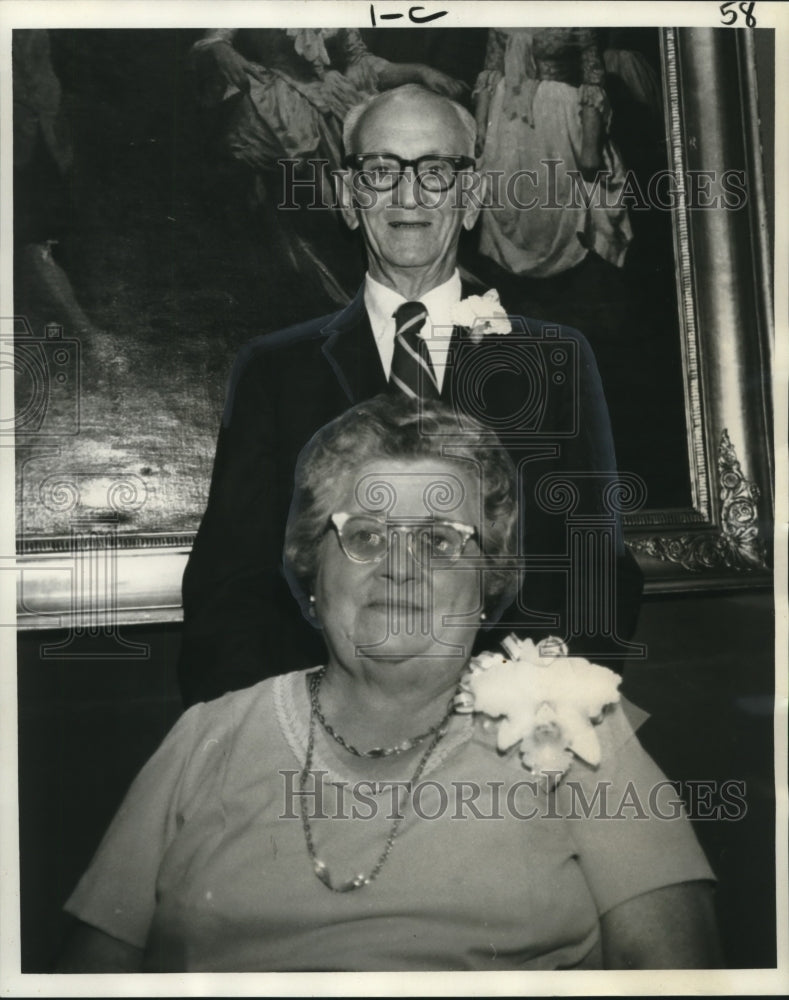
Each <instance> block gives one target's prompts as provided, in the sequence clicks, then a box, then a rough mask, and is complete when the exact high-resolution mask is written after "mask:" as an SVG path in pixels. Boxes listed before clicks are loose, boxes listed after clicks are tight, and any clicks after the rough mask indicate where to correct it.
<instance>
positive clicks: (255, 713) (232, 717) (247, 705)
mask: <svg viewBox="0 0 789 1000" xmlns="http://www.w3.org/2000/svg"><path fill="white" fill-rule="evenodd" d="M308 672H309V671H308V670H295V671H292V672H290V673H287V674H278V675H277V676H275V677H267V678H266V679H265V680H262V681H258V683H257V684H253V685H252V686H251V687H248V688H242V689H241V690H239V691H228V692H227V694H223V695H221V696H220V697H219V698H214V699H213V700H212V701H205V702H199V703H198V704H196V705H193V706H192V707H191V708H189V709H188V710H187V711H186V712H185V713H184V714H183V715H182V716H181V720H182V721H184V722H188V723H189V726H190V728H191V730H192V732H193V733H194V736H195V738H196V739H198V740H201V739H202V740H225V739H227V738H234V737H235V736H236V735H237V734H238V732H239V730H242V729H245V728H246V727H248V726H252V727H254V728H255V729H260V728H264V727H265V725H266V721H265V720H266V719H270V720H271V721H272V722H273V720H274V716H275V712H276V705H277V702H278V700H279V698H280V697H281V693H282V691H283V689H286V688H287V689H292V688H293V687H294V686H295V685H296V684H297V683H298V681H299V678H301V677H304V676H306V675H307V673H308ZM190 716H191V718H190Z"/></svg>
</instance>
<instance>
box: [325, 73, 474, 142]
mask: <svg viewBox="0 0 789 1000" xmlns="http://www.w3.org/2000/svg"><path fill="white" fill-rule="evenodd" d="M400 95H402V96H403V97H430V98H435V99H437V100H440V101H442V102H444V103H445V104H446V105H447V107H449V108H451V109H452V111H453V112H454V114H455V116H456V118H457V120H458V123H459V124H460V127H461V128H462V129H463V132H464V133H465V135H466V138H467V139H468V153H469V156H473V155H474V145H475V143H476V141H477V123H476V122H475V121H474V116H473V115H472V114H471V113H470V112H469V111H467V110H466V109H465V108H464V107H463V105H462V104H458V103H457V101H453V100H451V99H450V98H449V97H444V96H443V95H442V94H436V93H435V92H434V91H432V90H428V89H427V88H426V87H422V86H420V85H419V84H418V83H406V84H404V85H403V86H402V87H395V88H394V89H393V90H385V91H383V93H380V94H374V95H373V96H372V97H368V98H367V100H365V101H362V102H361V104H355V105H354V106H353V107H352V108H351V110H350V111H349V112H348V114H347V115H346V116H345V121H344V123H343V127H342V144H343V146H344V147H345V152H346V154H348V153H352V152H354V151H355V150H354V143H355V141H356V131H357V129H358V126H359V122H360V121H361V119H362V118H363V116H364V115H365V114H366V113H367V111H369V110H370V109H371V108H372V107H374V106H375V105H376V104H377V103H378V102H380V101H384V100H386V99H387V98H391V97H394V96H397V97H399V96H400ZM376 152H378V150H376ZM436 152H438V150H436Z"/></svg>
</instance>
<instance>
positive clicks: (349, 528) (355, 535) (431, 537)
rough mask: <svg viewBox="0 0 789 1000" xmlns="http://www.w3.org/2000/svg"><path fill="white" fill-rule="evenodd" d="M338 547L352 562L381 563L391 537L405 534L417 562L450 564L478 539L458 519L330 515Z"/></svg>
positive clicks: (469, 526) (389, 544) (475, 533)
mask: <svg viewBox="0 0 789 1000" xmlns="http://www.w3.org/2000/svg"><path fill="white" fill-rule="evenodd" d="M329 520H330V521H331V524H332V526H333V527H334V530H335V531H336V532H337V537H338V539H339V541H340V547H341V548H342V550H343V552H344V553H345V555H346V556H347V557H348V558H349V559H351V560H352V561H353V562H358V563H376V562H380V561H381V560H382V559H383V558H384V556H385V555H386V554H387V553H388V552H389V549H390V547H391V545H392V540H393V538H394V537H395V535H397V536H403V535H404V536H405V538H406V544H407V546H408V550H409V552H410V553H411V555H412V556H413V558H414V559H415V560H416V561H417V562H418V563H420V565H427V564H436V563H439V564H440V563H451V562H455V560H456V559H459V558H460V556H462V555H463V550H464V549H465V547H466V545H468V543H469V542H470V541H471V540H472V539H475V540H476V539H477V538H478V534H477V529H476V528H473V527H472V526H471V525H469V524H462V523H460V522H458V521H430V520H425V521H406V522H397V521H394V522H393V521H386V520H384V519H383V518H380V517H375V516H373V515H372V514H332V516H331V518H330V519H329Z"/></svg>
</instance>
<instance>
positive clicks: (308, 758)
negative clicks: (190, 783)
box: [299, 667, 454, 892]
mask: <svg viewBox="0 0 789 1000" xmlns="http://www.w3.org/2000/svg"><path fill="white" fill-rule="evenodd" d="M325 673H326V667H321V669H320V670H318V671H316V672H315V673H314V674H311V675H310V679H309V686H310V728H309V735H308V737H307V753H306V755H305V758H304V768H303V769H302V772H301V775H300V776H299V791H300V792H302V794H301V795H300V796H299V811H300V813H301V825H302V828H303V829H304V839H305V841H306V843H307V853H308V854H309V856H310V860H311V861H312V869H313V871H314V872H315V875H316V876H317V877H318V878H319V879H320V880H321V882H323V884H324V885H325V886H326V888H327V889H331V891H332V892H350V891H352V890H353V889H360V888H361V887H362V886H365V885H369V884H370V883H371V882H372V881H373V880H374V879H375V878H376V877H377V876H378V875H379V874H380V871H381V869H382V868H383V866H384V865H385V864H386V859H387V858H388V857H389V854H390V853H391V850H392V846H393V845H394V842H395V837H396V836H397V834H398V831H399V829H400V825H401V824H402V822H403V820H404V819H405V813H402V812H398V813H397V815H396V817H395V819H394V820H393V822H392V825H391V827H390V828H389V833H388V835H387V838H386V842H385V844H384V847H383V850H382V851H381V854H380V855H379V857H378V860H377V861H376V863H375V865H374V866H373V868H372V869H371V871H370V872H369V873H368V874H367V875H365V874H364V873H362V872H359V873H358V874H357V875H355V876H354V877H353V878H352V879H348V880H347V881H346V882H341V883H340V884H339V885H334V884H333V883H332V879H331V875H330V874H329V869H328V868H327V866H326V863H325V862H324V861H321V859H320V858H319V857H318V855H317V852H316V850H315V842H314V840H313V837H312V827H311V826H310V820H309V816H308V815H307V803H306V798H307V796H306V795H305V794H303V793H304V792H305V789H306V786H307V775H308V774H309V772H310V768H311V767H312V758H313V753H314V750H315V720H316V718H320V715H319V713H320V709H318V711H317V712H316V707H317V706H318V704H319V702H318V692H319V690H320V684H321V681H322V680H323V676H324V674H325ZM453 711H454V707H453V704H452V702H450V705H449V708H448V709H447V713H446V715H445V716H444V718H443V719H442V720H441V722H439V723H438V725H437V726H434V727H433V728H432V729H431V730H430V732H429V733H425V734H424V735H423V736H421V737H417V740H415V741H413V742H412V746H414V745H416V742H417V741H418V740H423V739H426V738H427V736H428V735H430V733H432V736H433V738H432V739H431V741H430V743H429V744H428V747H427V749H426V750H425V752H424V753H423V754H422V756H421V758H420V760H419V763H418V764H417V765H416V770H415V771H414V773H413V775H412V776H411V779H410V781H409V782H408V783H407V787H408V788H412V787H413V786H414V785H415V784H416V783H417V782H418V781H419V779H420V777H421V776H422V772H423V771H424V769H425V767H426V766H427V762H428V759H429V757H430V755H431V753H432V752H433V751H434V750H435V748H436V747H437V746H438V744H439V743H440V741H441V739H442V738H443V737H444V735H445V733H446V731H447V728H448V723H449V718H450V716H451V715H452V713H453ZM322 724H323V725H324V728H325V720H324V721H323V723H322ZM330 735H332V736H334V738H335V739H336V738H337V737H336V735H335V734H334V733H333V732H332V733H330ZM338 742H340V743H341V746H344V747H345V748H346V749H349V748H348V746H347V744H346V743H345V742H344V741H338ZM408 749H410V748H408ZM351 752H352V753H353V751H351ZM394 752H402V751H398V750H397V749H396V748H395V751H394ZM358 755H359V756H371V754H364V755H363V754H358ZM381 756H385V755H383V754H382V755H381Z"/></svg>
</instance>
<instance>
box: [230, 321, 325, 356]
mask: <svg viewBox="0 0 789 1000" xmlns="http://www.w3.org/2000/svg"><path fill="white" fill-rule="evenodd" d="M342 312H343V310H338V311H337V312H333V313H326V314H325V315H323V316H318V317H316V318H315V319H308V320H303V321H302V322H300V323H294V324H293V325H292V326H287V327H285V328H284V329H282V330H273V331H272V332H271V333H262V334H259V335H258V336H257V337H253V338H252V339H251V340H248V341H247V342H246V343H245V344H244V345H243V347H242V348H241V350H240V351H239V352H238V355H237V356H236V364H237V365H239V364H240V365H244V364H246V363H247V362H249V361H251V360H252V359H254V358H256V357H259V356H261V355H271V354H274V353H276V352H277V351H282V350H288V349H292V348H298V347H300V346H302V345H305V344H309V343H312V342H314V341H316V340H320V339H321V338H322V337H323V335H324V331H325V330H326V328H327V327H329V326H331V325H332V323H333V322H334V320H336V319H337V317H338V316H340V315H341V314H342Z"/></svg>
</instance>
